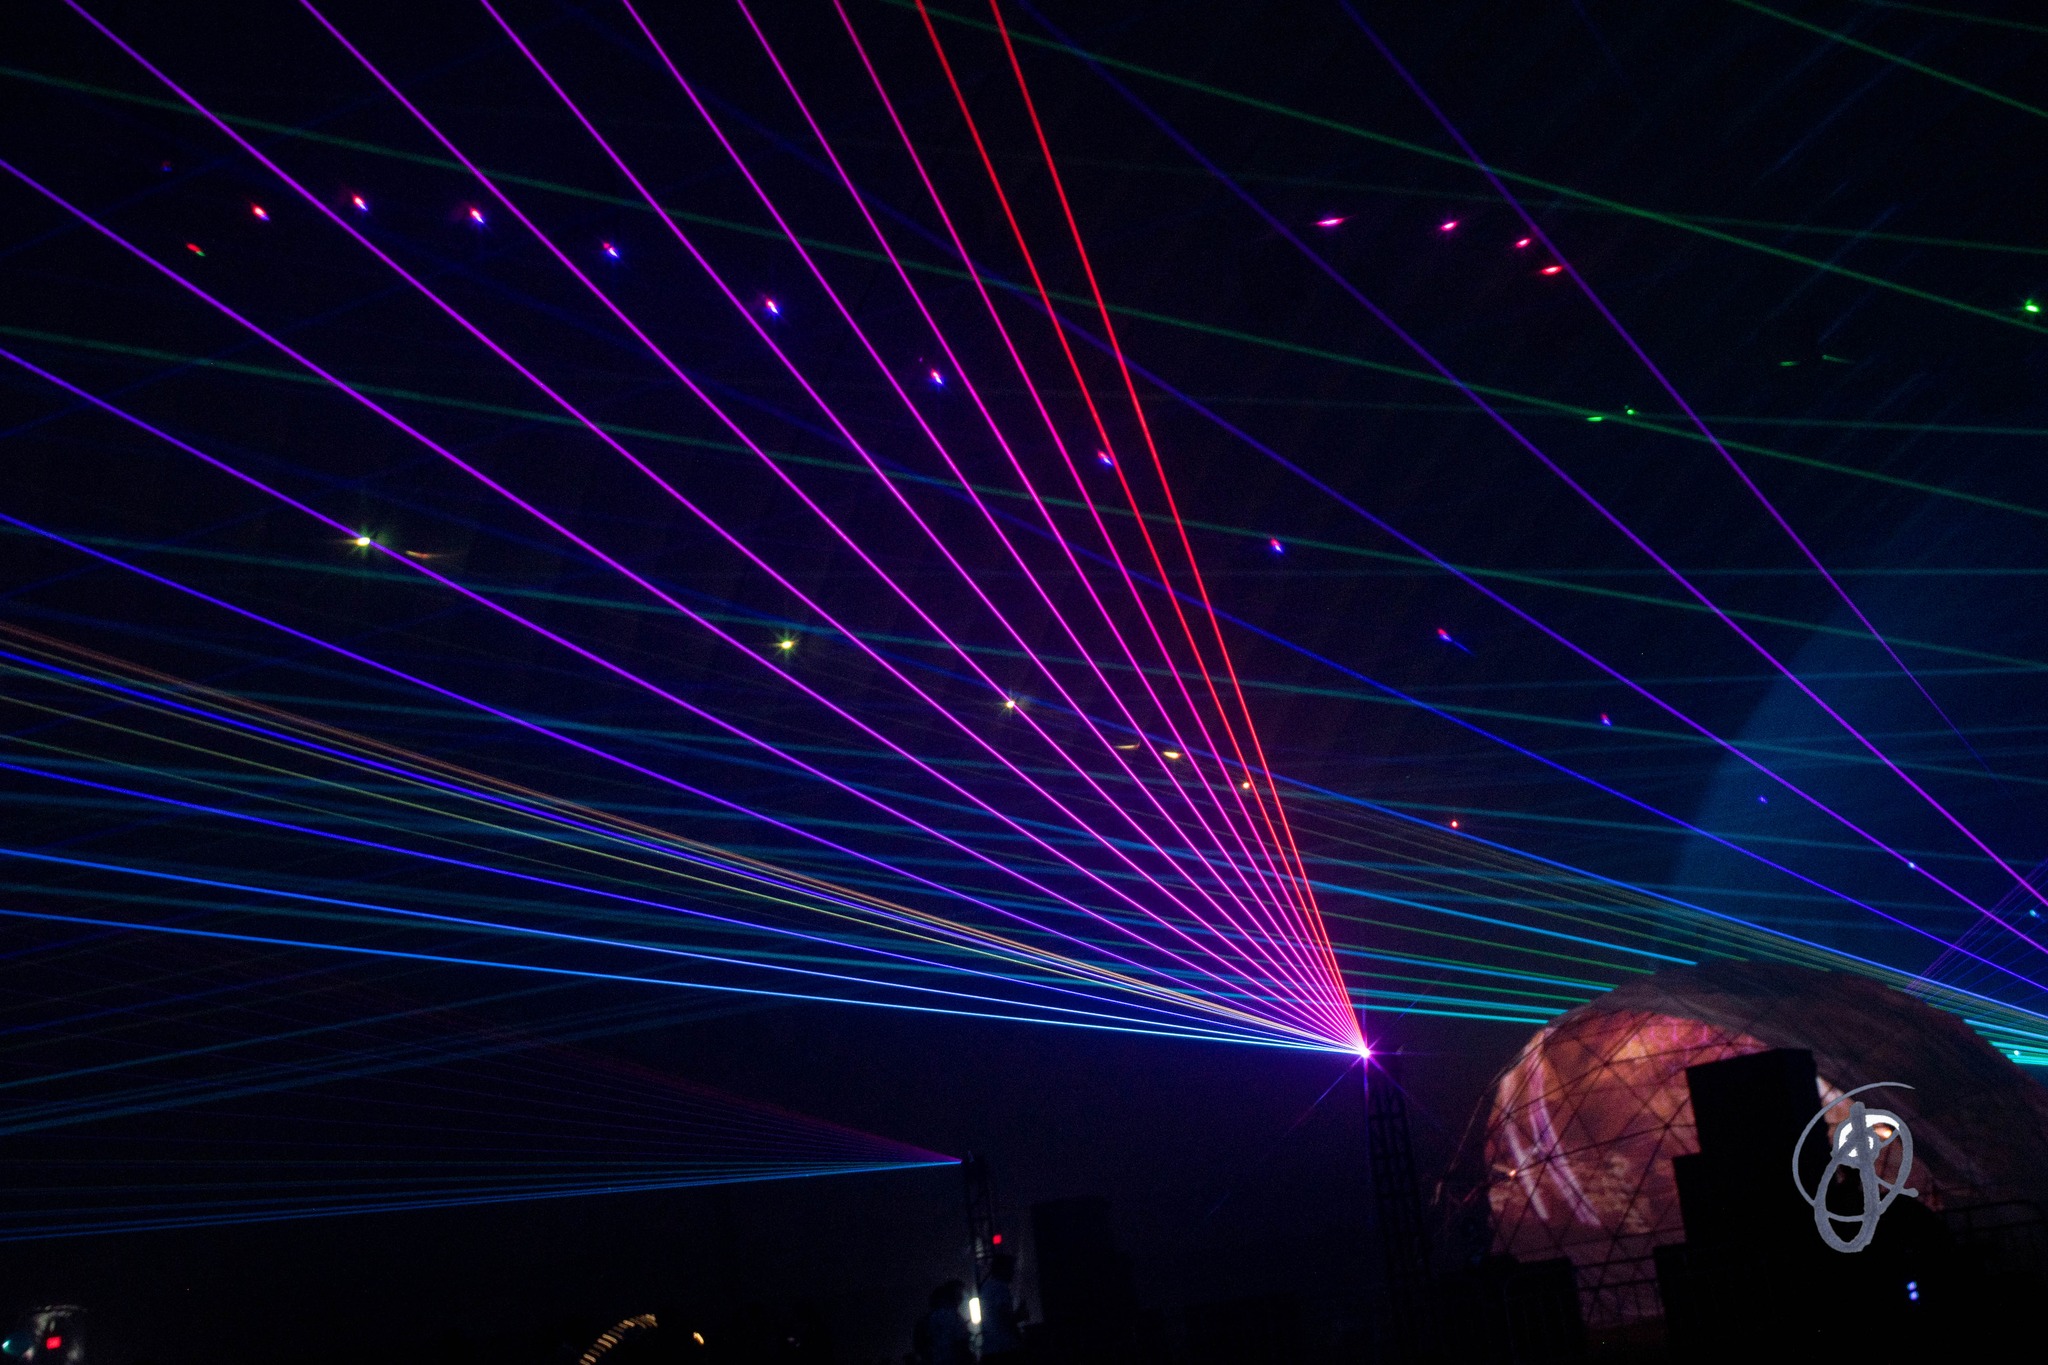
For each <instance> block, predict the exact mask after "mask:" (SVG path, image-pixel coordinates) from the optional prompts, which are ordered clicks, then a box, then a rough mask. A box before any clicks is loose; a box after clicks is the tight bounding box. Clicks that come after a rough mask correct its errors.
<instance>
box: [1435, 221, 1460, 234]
mask: <svg viewBox="0 0 2048 1365" xmlns="http://www.w3.org/2000/svg"><path fill="white" fill-rule="evenodd" d="M1457 226H1458V220H1457V219H1455V218H1446V219H1444V220H1443V221H1442V222H1441V223H1438V224H1437V225H1436V230H1437V231H1438V232H1449V231H1451V230H1452V229H1454V228H1456V227H1457Z"/></svg>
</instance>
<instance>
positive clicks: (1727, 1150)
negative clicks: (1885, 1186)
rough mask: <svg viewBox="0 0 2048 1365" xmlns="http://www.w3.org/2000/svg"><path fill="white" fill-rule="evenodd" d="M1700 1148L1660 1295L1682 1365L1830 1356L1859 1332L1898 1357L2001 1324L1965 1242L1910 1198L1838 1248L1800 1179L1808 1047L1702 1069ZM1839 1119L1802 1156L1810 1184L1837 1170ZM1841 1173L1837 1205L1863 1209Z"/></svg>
mask: <svg viewBox="0 0 2048 1365" xmlns="http://www.w3.org/2000/svg"><path fill="white" fill-rule="evenodd" d="M1686 1083H1687V1085H1688V1087H1689V1088H1690V1090H1691V1092H1692V1107H1693V1114H1694V1119H1695V1122H1696V1123H1697V1125H1698V1130H1699V1144H1700V1150H1699V1151H1698V1152H1696V1153H1692V1154H1689V1155H1686V1156H1681V1157H1679V1158H1677V1160H1676V1161H1675V1162H1674V1163H1673V1166H1674V1168H1675V1171H1676V1177H1677V1181H1678V1197H1679V1205H1680V1208H1681V1210H1682V1211H1683V1214H1684V1218H1685V1234H1686V1239H1685V1241H1684V1242H1682V1243H1676V1244H1671V1245H1666V1246H1663V1247H1659V1248H1658V1249H1657V1253H1656V1261H1657V1280H1658V1289H1659V1291H1660V1293H1661V1295H1662V1297H1663V1300H1664V1309H1665V1326H1666V1332H1667V1334H1668V1338H1669V1340H1670V1343H1671V1346H1672V1349H1673V1353H1674V1355H1676V1356H1677V1357H1678V1358H1680V1359H1698V1360H1705V1359H1709V1358H1715V1357H1719V1356H1722V1355H1723V1354H1725V1353H1727V1352H1730V1351H1735V1350H1742V1351H1747V1352H1751V1353H1754V1352H1756V1351H1758V1350H1769V1351H1788V1352H1789V1351H1806V1350H1812V1351H1819V1350H1821V1349H1823V1348H1825V1347H1828V1346H1829V1345H1831V1344H1835V1345H1839V1343H1841V1341H1842V1340H1843V1334H1844V1333H1845V1332H1850V1333H1853V1334H1854V1336H1855V1337H1856V1338H1857V1339H1859V1340H1865V1341H1882V1342H1884V1343H1885V1345H1886V1349H1887V1350H1888V1351H1893V1350H1899V1349H1904V1348H1919V1347H1930V1348H1931V1347H1935V1346H1937V1345H1939V1346H1944V1347H1952V1346H1954V1345H1956V1344H1958V1343H1959V1342H1961V1341H1963V1340H1966V1339H1974V1338H1978V1337H1981V1336H1982V1335H1983V1330H1984V1329H1985V1328H1987V1327H1988V1326H1989V1322H1988V1320H1987V1319H1986V1318H1985V1317H1984V1316H1983V1314H1982V1313H1981V1312H1972V1311H1971V1310H1972V1308H1973V1305H1972V1304H1970V1303H1969V1302H1968V1298H1969V1296H1968V1295H1966V1294H1965V1292H1964V1286H1963V1283H1962V1276H1961V1274H1960V1269H1961V1265H1960V1262H1959V1258H1958V1255H1957V1249H1956V1246H1955V1240H1954V1238H1953V1237H1952V1236H1951V1235H1950V1233H1949V1231H1948V1228H1947V1227H1946V1226H1945V1225H1944V1223H1943V1221H1942V1219H1941V1218H1940V1216H1939V1215H1937V1214H1935V1213H1933V1212H1932V1211H1930V1210H1929V1209H1928V1208H1927V1207H1926V1206H1925V1205H1924V1204H1922V1203H1921V1202H1920V1201H1919V1200H1917V1199H1908V1198H1901V1199H1899V1200H1898V1201H1897V1202H1896V1203H1895V1204H1893V1205H1892V1206H1891V1208H1890V1210H1889V1211H1888V1212H1886V1213H1885V1215H1884V1217H1883V1220H1882V1221H1881V1222H1880V1223H1879V1225H1878V1230H1877V1236H1876V1239H1875V1240H1874V1241H1872V1243H1871V1244H1870V1246H1869V1247H1868V1248H1866V1249H1865V1250H1863V1251H1861V1252H1858V1253H1855V1254H1845V1253H1842V1252H1838V1251H1834V1250H1831V1249H1829V1247H1828V1246H1827V1245H1826V1244H1825V1243H1824V1242H1823V1241H1822V1240H1821V1238H1820V1235H1819V1233H1818V1232H1817V1231H1816V1230H1815V1227H1814V1213H1813V1209H1812V1208H1811V1207H1810V1206H1809V1205H1808V1204H1807V1203H1806V1201H1805V1200H1804V1199H1803V1198H1801V1197H1800V1194H1799V1191H1798V1189H1797V1188H1795V1187H1794V1185H1793V1183H1792V1165H1793V1162H1792V1154H1793V1149H1794V1146H1795V1144H1798V1143H1799V1140H1800V1131H1801V1129H1802V1128H1804V1127H1805V1126H1806V1125H1807V1123H1808V1121H1809V1120H1811V1119H1812V1118H1813V1116H1814V1112H1815V1110H1816V1109H1817V1108H1818V1096H1819V1085H1818V1082H1817V1080H1816V1078H1815V1074H1814V1061H1813V1054H1812V1053H1810V1052H1806V1051H1803V1050H1799V1049H1795V1048H1774V1049H1772V1050H1770V1051H1768V1052H1758V1053H1753V1054H1750V1055H1748V1056H1743V1057H1733V1058H1729V1059H1727V1060H1725V1061H1719V1062H1711V1063H1708V1064H1706V1065H1703V1066H1695V1067H1691V1068H1689V1069H1688V1070H1687V1072H1686ZM1828 1140H1829V1125H1828V1124H1826V1123H1819V1124H1815V1125H1814V1126H1813V1129H1812V1130H1811V1131H1810V1132H1809V1133H1808V1134H1807V1136H1806V1141H1805V1144H1804V1145H1803V1146H1801V1147H1800V1148H1799V1159H1798V1168H1799V1173H1800V1178H1801V1180H1802V1181H1803V1182H1804V1184H1805V1187H1806V1188H1807V1189H1809V1190H1811V1189H1813V1188H1814V1186H1815V1185H1816V1184H1817V1183H1818V1182H1819V1180H1820V1178H1821V1176H1822V1174H1823V1172H1824V1171H1825V1169H1826V1167H1827V1164H1828V1146H1827V1143H1828ZM1844 1175H1847V1173H1846V1172H1844V1173H1842V1175H1838V1177H1837V1179H1836V1181H1835V1182H1834V1184H1833V1185H1832V1186H1831V1187H1830V1188H1829V1190H1828V1191H1827V1192H1826V1197H1827V1199H1828V1206H1829V1207H1830V1208H1832V1209H1834V1210H1835V1211H1837V1212H1842V1213H1854V1212H1856V1211H1857V1210H1858V1208H1859V1207H1860V1202H1861V1192H1860V1190H1859V1189H1858V1188H1857V1186H1856V1184H1855V1181H1854V1180H1853V1178H1850V1179H1844V1178H1842V1176H1844Z"/></svg>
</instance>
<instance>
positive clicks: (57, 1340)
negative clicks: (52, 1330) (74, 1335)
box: [43, 1337, 64, 1351]
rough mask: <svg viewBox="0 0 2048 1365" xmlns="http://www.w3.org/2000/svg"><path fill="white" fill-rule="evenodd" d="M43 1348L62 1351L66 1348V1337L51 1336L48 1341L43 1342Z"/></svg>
mask: <svg viewBox="0 0 2048 1365" xmlns="http://www.w3.org/2000/svg"><path fill="white" fill-rule="evenodd" d="M43 1349H44V1350H46V1351H61V1350H63V1349H64V1338H62V1337H51V1338H50V1339H49V1340H48V1341H45V1342H44V1343H43Z"/></svg>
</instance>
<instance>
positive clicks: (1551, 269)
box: [1536, 265, 1564, 275]
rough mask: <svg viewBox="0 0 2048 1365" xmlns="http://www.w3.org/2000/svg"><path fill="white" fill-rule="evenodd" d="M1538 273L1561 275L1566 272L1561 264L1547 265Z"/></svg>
mask: <svg viewBox="0 0 2048 1365" xmlns="http://www.w3.org/2000/svg"><path fill="white" fill-rule="evenodd" d="M1536 273H1537V274H1539V275H1560V274H1563V273H1564V267H1563V266H1561V265H1546V266H1544V267H1543V268H1542V269H1541V270H1539V271H1537V272H1536Z"/></svg>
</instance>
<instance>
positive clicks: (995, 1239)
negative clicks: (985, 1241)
mask: <svg viewBox="0 0 2048 1365" xmlns="http://www.w3.org/2000/svg"><path fill="white" fill-rule="evenodd" d="M989 1241H991V1242H993V1243H995V1244H996V1245H997V1246H1001V1245H1002V1244H1003V1234H1002V1233H1000V1232H999V1233H997V1234H996V1235H995V1236H993V1237H991V1238H989Z"/></svg>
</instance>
